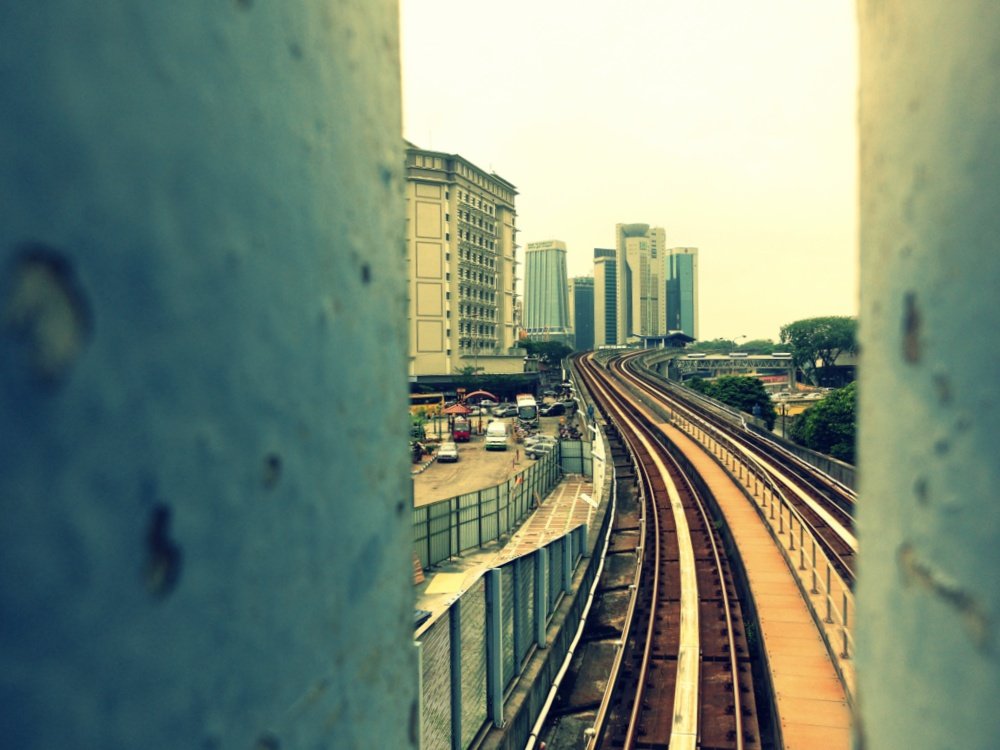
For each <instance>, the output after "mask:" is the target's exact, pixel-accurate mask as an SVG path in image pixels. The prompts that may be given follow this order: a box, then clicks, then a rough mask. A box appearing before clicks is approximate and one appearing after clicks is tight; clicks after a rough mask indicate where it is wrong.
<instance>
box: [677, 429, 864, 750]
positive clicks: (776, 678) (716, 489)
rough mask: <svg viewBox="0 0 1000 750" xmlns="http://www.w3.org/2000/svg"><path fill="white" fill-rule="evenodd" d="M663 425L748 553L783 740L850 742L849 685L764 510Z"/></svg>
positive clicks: (792, 743)
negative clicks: (761, 513)
mask: <svg viewBox="0 0 1000 750" xmlns="http://www.w3.org/2000/svg"><path fill="white" fill-rule="evenodd" d="M661 429H662V430H663V431H664V433H665V434H666V435H667V437H668V438H670V440H671V441H673V442H674V444H675V445H676V446H677V447H678V448H679V449H680V450H681V451H682V452H683V453H684V454H685V455H686V456H687V457H688V459H689V460H690V461H691V463H692V464H693V465H694V466H695V468H696V469H697V470H698V472H699V474H700V475H701V476H702V478H703V479H704V480H705V483H706V484H707V485H708V487H709V488H710V490H711V491H712V494H713V495H714V496H715V499H716V502H717V504H718V506H719V509H720V511H721V512H722V514H723V516H724V517H725V520H726V525H727V527H728V529H729V533H730V534H731V535H732V538H733V541H734V543H735V546H736V548H737V550H738V553H739V557H740V558H741V559H742V563H743V567H744V569H745V571H746V579H747V585H748V587H749V590H750V593H751V596H752V598H753V603H754V608H755V609H756V612H757V618H758V624H759V627H760V638H761V642H762V644H763V647H764V650H765V652H766V654H767V662H768V665H769V667H770V671H771V680H772V686H773V690H774V701H775V707H776V710H777V714H778V722H777V725H778V727H779V728H780V731H781V735H782V741H783V745H784V747H785V748H786V750H794V749H795V748H803V749H811V748H848V747H850V744H851V711H850V707H849V704H848V700H847V695H846V692H845V690H844V686H843V684H842V683H841V681H840V678H839V676H838V674H837V670H836V668H835V667H834V664H833V662H832V660H831V658H830V654H829V652H828V650H827V648H826V644H825V643H824V641H823V639H822V638H821V637H820V634H819V631H818V629H817V625H816V622H815V620H814V619H813V617H812V615H811V613H810V611H809V609H808V607H807V606H806V603H805V601H804V599H803V598H802V593H801V591H800V589H799V587H798V585H797V584H796V582H795V579H794V577H793V575H792V572H791V571H790V570H789V569H788V565H787V564H786V562H785V560H784V558H783V557H782V555H781V553H780V552H779V550H778V549H777V547H776V546H775V542H774V539H773V538H772V536H771V534H770V533H769V531H768V529H767V528H766V527H765V525H764V523H763V522H762V520H761V519H760V517H759V515H758V513H757V510H756V509H755V508H754V507H753V505H752V504H751V503H750V501H749V500H748V499H747V497H746V496H745V495H744V494H743V491H742V490H741V489H740V488H739V487H738V486H737V485H736V483H735V481H734V480H733V479H732V478H731V477H730V476H729V475H728V474H727V473H726V472H725V471H724V470H723V469H722V467H720V466H719V465H718V464H717V463H716V462H715V460H713V459H712V458H711V457H710V456H709V455H708V454H706V453H705V451H704V450H703V449H702V447H701V446H700V445H698V444H697V443H695V442H694V441H692V440H691V439H690V438H689V437H688V436H687V435H685V434H684V433H682V432H681V431H680V430H678V429H676V428H675V427H673V426H671V425H667V424H662V425H661Z"/></svg>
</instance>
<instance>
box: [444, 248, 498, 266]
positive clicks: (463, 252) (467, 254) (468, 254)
mask: <svg viewBox="0 0 1000 750" xmlns="http://www.w3.org/2000/svg"><path fill="white" fill-rule="evenodd" d="M445 255H446V256H447V253H446V254H445ZM448 259H449V258H448V257H446V258H445V260H448ZM458 259H459V260H467V261H469V262H470V263H478V264H479V265H481V266H486V267H487V268H491V269H492V268H496V265H497V262H496V260H494V259H493V258H491V257H489V256H488V255H483V254H482V253H474V252H472V250H471V249H467V248H465V247H459V248H458Z"/></svg>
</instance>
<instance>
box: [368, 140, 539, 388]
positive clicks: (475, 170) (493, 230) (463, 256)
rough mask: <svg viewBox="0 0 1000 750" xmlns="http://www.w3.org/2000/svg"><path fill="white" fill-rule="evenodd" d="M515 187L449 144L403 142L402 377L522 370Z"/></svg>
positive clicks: (522, 355) (514, 371) (522, 353)
mask: <svg viewBox="0 0 1000 750" xmlns="http://www.w3.org/2000/svg"><path fill="white" fill-rule="evenodd" d="M516 195H517V190H516V188H515V187H514V185H512V184H511V183H510V182H508V181H507V180H505V179H503V178H502V177H500V176H499V175H497V174H493V173H488V172H486V171H485V170H483V169H480V168H479V167H477V166H476V165H475V164H472V163H471V162H469V161H468V160H466V159H464V158H463V157H461V156H459V155H457V154H446V153H441V152H438V151H427V150H424V149H420V148H417V147H416V146H413V145H412V144H407V149H406V198H407V205H406V217H407V227H406V257H407V263H408V266H409V306H408V314H409V331H410V376H411V378H414V379H419V378H420V377H421V376H433V375H437V376H440V375H452V374H457V373H460V372H462V370H463V369H464V368H468V367H472V368H475V369H476V370H479V371H482V372H486V373H516V372H521V371H522V370H523V357H524V352H523V351H522V350H520V349H515V348H514V345H515V344H516V343H517V341H518V334H519V332H518V330H517V323H516V320H515V308H516V302H517V298H516V292H515V282H514V280H515V275H516V270H517V258H516V249H517V245H516V240H515V237H516V233H517V228H516V225H515V218H516V212H515V209H514V198H515V196H516ZM387 302H388V301H387Z"/></svg>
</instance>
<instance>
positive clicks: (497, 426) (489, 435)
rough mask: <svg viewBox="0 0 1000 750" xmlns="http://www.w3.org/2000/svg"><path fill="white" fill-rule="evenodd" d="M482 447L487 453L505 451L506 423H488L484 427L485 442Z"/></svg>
mask: <svg viewBox="0 0 1000 750" xmlns="http://www.w3.org/2000/svg"><path fill="white" fill-rule="evenodd" d="M484 447H485V448H486V450H488V451H492V450H498V451H505V450H507V423H506V422H499V421H497V422H490V423H489V424H488V425H487V426H486V440H485V441H484Z"/></svg>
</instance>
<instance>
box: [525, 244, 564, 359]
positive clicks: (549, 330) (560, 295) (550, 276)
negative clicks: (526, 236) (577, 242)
mask: <svg viewBox="0 0 1000 750" xmlns="http://www.w3.org/2000/svg"><path fill="white" fill-rule="evenodd" d="M524 263H525V274H524V331H525V333H526V334H527V335H528V337H529V338H535V339H540V338H546V339H561V340H563V341H565V340H567V339H568V338H569V334H570V319H569V295H568V293H567V283H566V282H567V279H566V243H565V242H560V241H559V240H548V241H545V242H529V243H528V247H527V248H526V250H525V253H524Z"/></svg>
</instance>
